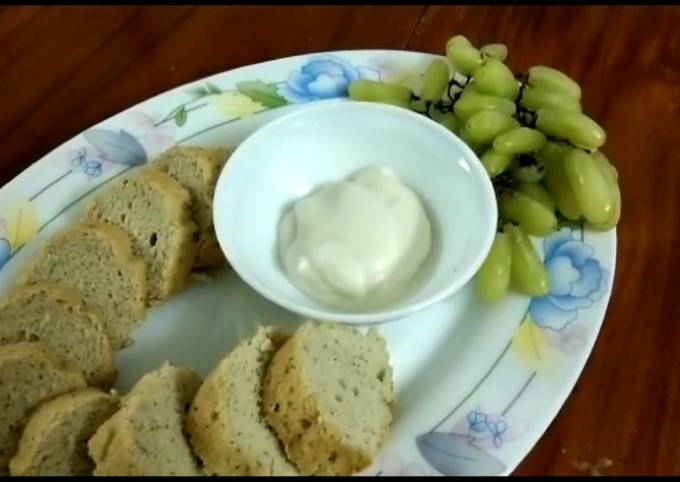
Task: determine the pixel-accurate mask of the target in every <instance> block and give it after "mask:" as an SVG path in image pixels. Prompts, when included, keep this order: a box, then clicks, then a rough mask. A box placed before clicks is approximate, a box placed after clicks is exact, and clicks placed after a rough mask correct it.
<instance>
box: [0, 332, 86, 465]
mask: <svg viewBox="0 0 680 482" xmlns="http://www.w3.org/2000/svg"><path fill="white" fill-rule="evenodd" d="M83 387H85V379H84V378H83V375H82V374H81V373H80V371H78V369H77V368H76V367H75V365H74V364H73V363H72V362H71V361H70V360H68V359H66V358H64V357H62V356H59V355H57V354H56V353H55V352H53V351H52V350H50V349H49V347H48V346H47V345H45V344H43V343H40V342H35V343H29V342H20V343H13V344H11V345H4V346H0V407H2V410H0V474H6V473H7V471H8V465H9V461H10V459H11V458H12V456H14V454H15V452H16V450H17V445H18V443H19V437H20V436H21V431H22V429H23V426H24V423H25V419H26V417H27V416H28V414H29V413H30V412H31V410H33V409H35V408H36V407H37V406H38V405H40V404H41V403H42V402H44V401H46V400H49V399H50V398H52V397H56V396H57V395H61V394H62V393H65V392H68V391H71V390H75V389H77V388H83Z"/></svg>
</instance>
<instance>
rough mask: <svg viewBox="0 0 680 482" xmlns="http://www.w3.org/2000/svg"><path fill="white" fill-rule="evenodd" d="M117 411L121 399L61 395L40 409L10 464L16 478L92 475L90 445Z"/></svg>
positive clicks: (89, 393) (89, 392)
mask: <svg viewBox="0 0 680 482" xmlns="http://www.w3.org/2000/svg"><path fill="white" fill-rule="evenodd" d="M117 408H118V397H117V396H115V395H111V394H107V393H104V392H102V391H100V390H97V389H94V388H83V389H81V390H75V391H72V392H69V393H65V394H63V395H59V396H58V397H56V398H53V399H51V400H49V401H47V402H45V403H43V404H42V405H40V407H38V409H37V410H36V411H35V412H33V414H32V415H31V417H30V418H29V420H28V423H27V424H26V427H25V428H24V432H23V434H22V435H21V440H20V441H19V450H18V451H17V453H16V455H15V456H14V458H12V460H11V461H10V463H9V470H10V474H11V475H14V476H26V475H32V476H45V475H48V476H55V475H61V476H70V475H90V474H92V469H93V468H94V462H92V459H90V457H89V456H88V454H87V441H88V440H89V439H90V437H92V435H94V432H95V431H96V430H97V428H98V427H99V426H100V425H101V424H102V423H104V421H105V420H106V419H108V418H109V417H110V416H111V415H112V414H113V413H114V412H115V411H116V409H117Z"/></svg>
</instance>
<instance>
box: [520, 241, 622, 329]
mask: <svg viewBox="0 0 680 482" xmlns="http://www.w3.org/2000/svg"><path fill="white" fill-rule="evenodd" d="M543 248H544V251H545V259H544V264H545V267H546V270H547V271H548V275H549V276H550V293H548V294H547V295H546V296H543V297H540V298H534V299H533V300H531V305H530V306H529V313H530V314H531V318H532V319H533V320H534V322H535V323H536V324H537V325H538V326H540V327H542V328H548V329H551V330H556V331H560V330H563V329H564V328H565V327H566V326H567V325H568V324H569V323H571V322H572V321H574V320H575V319H576V316H577V311H578V310H579V309H585V308H589V307H590V306H592V305H593V303H595V302H596V301H597V300H599V299H600V298H602V296H603V295H604V293H605V292H606V291H607V278H608V277H609V273H608V272H607V270H605V269H604V268H603V267H602V266H601V265H600V263H599V262H598V261H597V260H596V259H595V258H593V254H594V252H595V250H594V249H593V248H591V247H590V246H588V245H587V244H585V243H583V242H582V241H580V240H577V239H575V238H574V237H573V235H572V233H571V230H570V229H568V228H563V229H561V230H560V231H558V232H556V233H554V234H552V235H550V236H548V237H547V238H545V241H544V243H543Z"/></svg>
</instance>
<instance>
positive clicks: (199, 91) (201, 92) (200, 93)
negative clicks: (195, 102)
mask: <svg viewBox="0 0 680 482" xmlns="http://www.w3.org/2000/svg"><path fill="white" fill-rule="evenodd" d="M187 93H188V94H189V95H190V96H192V97H196V98H197V99H200V98H201V97H205V96H206V95H209V94H210V93H209V92H208V89H206V88H205V87H194V88H193V89H189V90H188V91H187Z"/></svg>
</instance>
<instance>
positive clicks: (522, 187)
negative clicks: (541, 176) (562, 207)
mask: <svg viewBox="0 0 680 482" xmlns="http://www.w3.org/2000/svg"><path fill="white" fill-rule="evenodd" d="M513 188H514V189H515V190H516V191H517V192H521V193H522V194H524V195H525V196H529V197H530V198H531V199H533V200H534V201H537V202H539V203H541V204H543V205H544V206H545V207H546V208H548V209H549V210H550V211H551V212H553V213H554V212H555V209H557V206H556V204H555V201H553V198H552V197H551V196H550V193H549V192H548V191H547V190H546V189H545V187H543V186H542V185H541V184H540V183H538V182H518V183H517V184H515V185H514V186H513Z"/></svg>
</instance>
